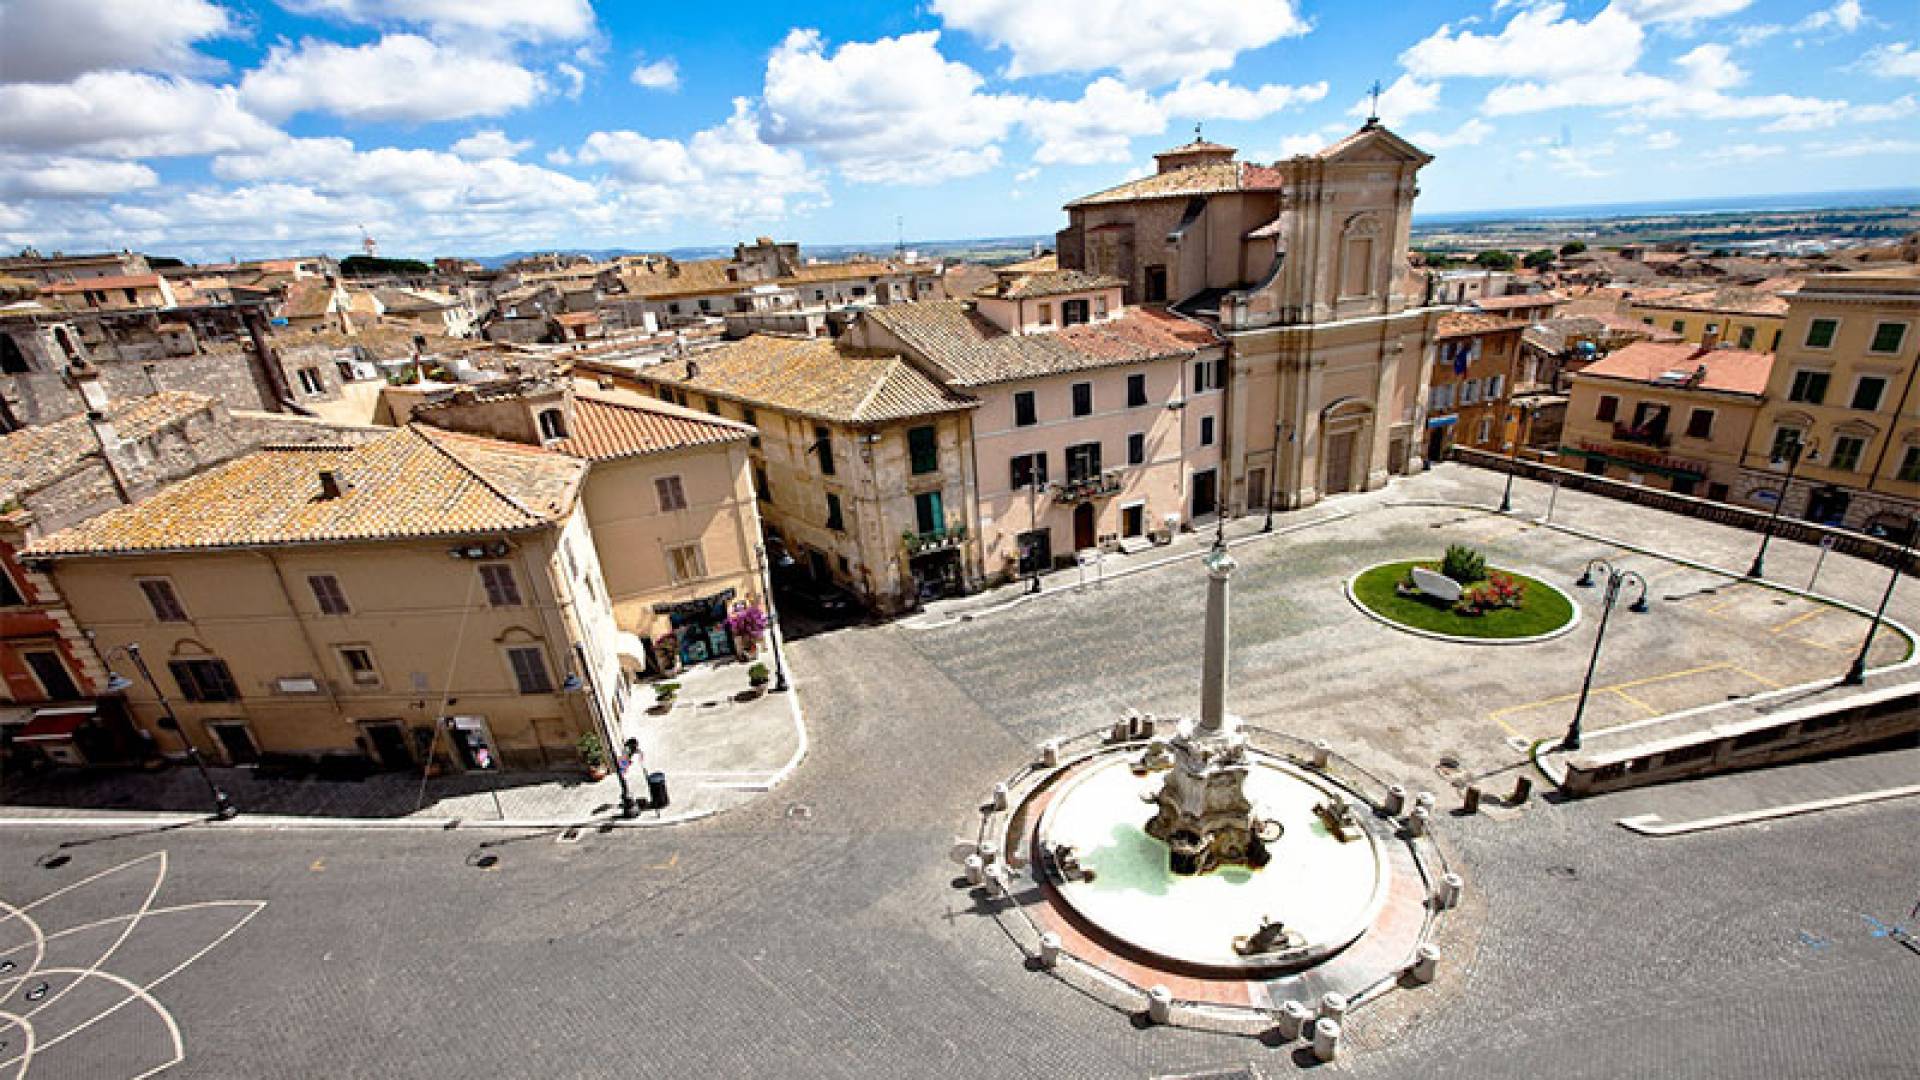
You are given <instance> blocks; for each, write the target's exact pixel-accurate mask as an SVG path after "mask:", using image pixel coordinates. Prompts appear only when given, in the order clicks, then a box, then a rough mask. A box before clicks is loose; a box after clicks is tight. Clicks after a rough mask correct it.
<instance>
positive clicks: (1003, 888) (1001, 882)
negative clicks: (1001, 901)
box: [987, 863, 1011, 899]
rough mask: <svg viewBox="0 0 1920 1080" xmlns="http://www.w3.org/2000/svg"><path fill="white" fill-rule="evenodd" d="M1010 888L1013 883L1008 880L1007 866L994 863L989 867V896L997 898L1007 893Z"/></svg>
mask: <svg viewBox="0 0 1920 1080" xmlns="http://www.w3.org/2000/svg"><path fill="white" fill-rule="evenodd" d="M1010 889H1011V884H1010V883H1009V882H1008V881H1007V868H1006V867H1005V866H1004V865H1002V864H1000V863H994V864H993V865H992V866H989V867H987V895H988V896H991V897H994V898H996V899H997V898H999V897H1002V896H1005V895H1007V893H1008V892H1009V891H1010Z"/></svg>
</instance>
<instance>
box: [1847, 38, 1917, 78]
mask: <svg viewBox="0 0 1920 1080" xmlns="http://www.w3.org/2000/svg"><path fill="white" fill-rule="evenodd" d="M1860 67H1861V69H1862V70H1865V71H1867V72H1870V73H1872V74H1874V75H1881V76H1884V77H1887V78H1892V79H1920V48H1915V47H1914V46H1913V44H1912V43H1911V42H1906V41H1894V42H1889V43H1887V44H1885V45H1879V46H1875V47H1874V48H1872V49H1870V50H1868V51H1867V55H1865V56H1863V57H1861V58H1860Z"/></svg>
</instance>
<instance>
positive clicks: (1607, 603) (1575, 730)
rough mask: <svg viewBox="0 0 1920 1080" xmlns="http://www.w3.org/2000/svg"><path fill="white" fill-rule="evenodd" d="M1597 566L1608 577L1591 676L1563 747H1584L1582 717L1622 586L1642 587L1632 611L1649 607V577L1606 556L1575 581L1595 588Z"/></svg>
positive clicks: (1590, 662)
mask: <svg viewBox="0 0 1920 1080" xmlns="http://www.w3.org/2000/svg"><path fill="white" fill-rule="evenodd" d="M1596 569H1598V570H1599V571H1600V572H1601V573H1602V574H1604V575H1605V576H1606V583H1605V584H1606V587H1605V589H1604V590H1602V592H1601V599H1600V628H1599V629H1598V630H1596V631H1594V635H1593V655H1592V656H1590V657H1589V658H1588V659H1587V677H1586V680H1585V681H1583V682H1582V683H1581V684H1580V701H1579V704H1577V705H1575V706H1574V707H1573V723H1571V724H1569V725H1567V737H1566V738H1565V739H1562V740H1561V741H1560V749H1562V750H1578V749H1580V720H1581V718H1582V717H1583V716H1585V715H1586V711H1587V693H1588V692H1589V691H1591V690H1592V689H1593V671H1594V669H1595V668H1596V667H1598V666H1599V664H1600V643H1601V642H1603V641H1605V640H1606V639H1607V617H1608V616H1610V615H1612V614H1613V605H1614V604H1615V603H1616V602H1618V601H1619V599H1620V590H1621V588H1622V587H1623V586H1626V585H1632V586H1634V587H1635V588H1637V589H1639V590H1640V591H1639V595H1637V596H1635V597H1634V600H1633V603H1631V604H1629V605H1628V606H1627V610H1628V611H1631V612H1633V613H1634V614H1636V615H1638V614H1643V613H1645V612H1646V610H1647V579H1646V578H1643V577H1641V576H1640V575H1639V574H1636V573H1634V572H1633V571H1631V570H1621V569H1618V568H1616V567H1615V566H1614V565H1613V564H1612V563H1610V562H1608V561H1607V560H1605V559H1594V560H1592V561H1590V562H1588V563H1587V568H1586V569H1585V570H1584V571H1582V572H1581V574H1580V580H1579V581H1576V582H1574V584H1575V585H1578V586H1580V587H1581V588H1583V589H1590V588H1592V587H1593V584H1594V576H1593V572H1594V570H1596Z"/></svg>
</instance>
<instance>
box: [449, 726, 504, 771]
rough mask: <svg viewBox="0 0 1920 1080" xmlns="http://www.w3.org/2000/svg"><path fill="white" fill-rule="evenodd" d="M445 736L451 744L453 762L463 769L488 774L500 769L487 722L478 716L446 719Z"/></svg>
mask: <svg viewBox="0 0 1920 1080" xmlns="http://www.w3.org/2000/svg"><path fill="white" fill-rule="evenodd" d="M447 734H448V737H449V741H450V742H452V743H453V756H454V760H456V761H458V762H459V763H460V766H461V767H462V768H464V769H468V770H471V771H476V772H490V771H492V770H494V769H498V768H499V767H500V758H499V755H498V754H496V753H495V752H494V749H493V735H492V733H491V732H489V731H488V730H487V722H486V721H485V720H483V719H481V718H480V717H478V716H449V717H447Z"/></svg>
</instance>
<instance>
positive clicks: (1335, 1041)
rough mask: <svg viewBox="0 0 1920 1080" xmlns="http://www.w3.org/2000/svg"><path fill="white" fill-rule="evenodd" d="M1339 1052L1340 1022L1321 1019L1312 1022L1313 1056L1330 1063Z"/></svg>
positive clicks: (1325, 1018) (1326, 1018)
mask: <svg viewBox="0 0 1920 1080" xmlns="http://www.w3.org/2000/svg"><path fill="white" fill-rule="evenodd" d="M1339 1052H1340V1021H1338V1020H1334V1019H1331V1018H1329V1017H1325V1016H1323V1017H1321V1018H1320V1019H1318V1020H1315V1021H1314V1022H1313V1056H1314V1057H1316V1058H1319V1059H1320V1060H1321V1061H1332V1060H1333V1058H1334V1055H1335V1054H1338V1053H1339Z"/></svg>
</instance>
